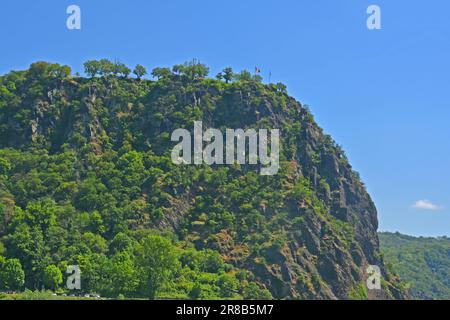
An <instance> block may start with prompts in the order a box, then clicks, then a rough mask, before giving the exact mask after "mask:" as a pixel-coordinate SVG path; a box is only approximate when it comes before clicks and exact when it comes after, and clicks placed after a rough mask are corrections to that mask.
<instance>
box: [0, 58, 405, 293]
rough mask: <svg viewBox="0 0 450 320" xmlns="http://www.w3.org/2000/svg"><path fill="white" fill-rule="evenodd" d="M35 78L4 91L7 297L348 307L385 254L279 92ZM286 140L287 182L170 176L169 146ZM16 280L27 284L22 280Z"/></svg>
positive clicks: (244, 171) (188, 171)
mask: <svg viewBox="0 0 450 320" xmlns="http://www.w3.org/2000/svg"><path fill="white" fill-rule="evenodd" d="M85 67H86V74H87V75H88V78H84V77H80V76H72V75H71V70H70V68H69V67H67V66H61V65H57V64H49V63H46V62H36V63H33V64H32V65H31V66H30V68H29V69H28V70H25V71H13V72H10V73H9V74H6V75H4V76H2V77H0V289H2V290H19V289H23V288H25V287H26V288H28V289H32V290H33V289H41V288H42V287H45V288H49V289H58V288H59V289H60V290H62V289H63V287H64V285H63V284H64V283H65V277H66V274H65V271H66V267H67V266H68V265H78V266H79V267H80V269H81V271H82V289H81V290H82V292H89V293H93V292H96V293H100V294H102V295H105V296H110V297H117V296H118V295H125V296H127V297H150V298H155V297H172V298H174V297H177V298H195V299H204V298H229V299H240V298H247V299H257V298H259V299H264V298H272V297H273V298H279V299H281V298H299V299H335V298H341V299H346V298H352V297H355V294H354V292H355V290H356V289H357V288H361V286H362V285H363V284H364V283H365V279H366V274H365V270H366V267H367V266H368V265H369V264H372V265H379V266H380V268H381V270H382V272H383V277H384V280H383V289H382V290H379V291H376V292H368V293H366V294H365V295H364V294H363V295H356V297H359V298H400V297H402V292H401V291H400V290H399V289H398V288H396V284H395V281H394V280H395V279H391V277H390V275H389V274H388V273H387V272H386V271H385V268H384V264H383V261H382V259H381V257H380V254H379V247H378V237H377V233H376V230H377V215H376V209H375V206H374V204H373V202H372V201H371V199H370V197H369V195H368V194H367V193H366V191H365V188H364V185H363V184H362V183H361V181H360V179H359V177H358V175H357V173H356V172H354V171H353V170H352V168H351V166H350V164H349V163H348V160H347V158H346V156H345V154H344V152H343V150H342V148H341V147H340V146H338V145H336V144H335V143H334V141H333V140H332V139H331V137H330V136H328V135H326V134H324V133H323V132H322V130H321V129H320V128H319V127H318V126H317V124H316V123H315V122H314V119H313V117H312V115H311V113H310V112H309V110H308V108H307V107H305V106H302V105H301V104H300V103H299V102H297V101H296V100H295V99H293V98H292V97H290V96H288V95H287V92H286V87H285V86H284V85H283V84H263V83H262V81H261V80H262V79H261V77H259V76H258V75H252V74H250V73H249V72H247V71H243V72H240V73H235V72H233V70H232V69H231V68H225V69H224V70H223V72H221V73H220V74H218V75H217V78H215V79H213V78H208V77H207V76H208V71H209V70H208V68H207V67H206V66H204V65H203V64H201V63H199V62H197V61H192V62H190V63H186V64H182V65H176V66H174V67H173V68H171V69H169V68H155V69H154V70H153V71H152V72H151V75H152V76H153V78H154V79H155V80H146V79H143V77H144V76H145V74H146V73H147V72H146V70H145V68H143V67H142V66H137V67H136V68H134V74H135V76H136V77H134V78H130V73H131V70H130V69H129V68H128V67H126V66H125V65H123V64H120V63H111V62H109V61H107V60H100V61H88V62H87V63H86V64H85ZM198 120H202V121H203V125H204V127H205V128H206V127H211V128H220V129H223V130H224V129H225V128H243V129H248V128H254V129H258V128H266V129H271V128H277V129H280V131H281V154H280V160H281V163H280V165H281V167H280V171H279V172H278V174H277V175H274V176H261V175H259V173H258V171H259V170H258V168H256V167H255V166H251V165H233V166H206V165H200V166H182V165H181V166H180V165H175V164H173V163H172V161H171V158H170V151H171V149H172V147H173V142H172V141H171V139H170V135H171V133H172V132H173V131H174V130H175V129H178V128H186V129H190V128H192V124H193V122H194V121H198ZM22 275H23V276H24V277H23V280H22Z"/></svg>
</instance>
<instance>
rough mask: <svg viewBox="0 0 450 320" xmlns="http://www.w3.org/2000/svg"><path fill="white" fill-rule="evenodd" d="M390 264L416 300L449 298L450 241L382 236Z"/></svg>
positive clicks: (383, 246) (392, 234)
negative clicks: (406, 283) (407, 285)
mask: <svg viewBox="0 0 450 320" xmlns="http://www.w3.org/2000/svg"><path fill="white" fill-rule="evenodd" d="M379 238H380V246H381V250H382V252H383V254H384V256H385V261H386V263H387V264H391V265H392V268H393V270H394V271H395V272H396V273H398V274H399V275H400V277H401V278H402V280H404V281H406V282H408V284H409V285H410V290H411V295H412V296H413V297H414V298H416V299H450V238H448V237H440V238H423V237H419V238H416V237H411V236H407V235H403V234H400V233H388V232H382V233H380V234H379Z"/></svg>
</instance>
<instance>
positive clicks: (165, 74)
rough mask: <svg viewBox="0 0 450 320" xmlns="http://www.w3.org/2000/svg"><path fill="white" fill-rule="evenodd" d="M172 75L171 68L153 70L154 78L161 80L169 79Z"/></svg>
mask: <svg viewBox="0 0 450 320" xmlns="http://www.w3.org/2000/svg"><path fill="white" fill-rule="evenodd" d="M171 74H172V71H170V69H169V68H154V69H153V70H152V77H154V78H157V79H158V80H159V79H163V78H169V77H170V75H171Z"/></svg>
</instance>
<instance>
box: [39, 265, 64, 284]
mask: <svg viewBox="0 0 450 320" xmlns="http://www.w3.org/2000/svg"><path fill="white" fill-rule="evenodd" d="M43 281H44V286H45V287H46V288H49V289H52V290H56V289H58V287H59V285H60V284H61V283H62V282H63V278H62V273H61V270H59V268H58V267H57V266H55V265H49V266H48V267H46V268H45V269H44V275H43Z"/></svg>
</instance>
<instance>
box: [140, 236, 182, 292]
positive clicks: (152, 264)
mask: <svg viewBox="0 0 450 320" xmlns="http://www.w3.org/2000/svg"><path fill="white" fill-rule="evenodd" d="M138 265H139V267H140V268H141V270H142V271H141V272H142V277H141V279H142V280H143V293H144V294H145V295H146V296H147V297H148V298H150V299H155V297H156V295H157V293H158V292H159V290H160V289H161V288H162V287H163V286H164V284H166V283H167V282H169V281H170V280H171V279H172V278H173V276H174V273H175V272H176V271H177V270H178V269H179V262H178V260H177V256H176V252H175V249H174V247H173V245H172V244H171V243H170V241H169V240H167V239H166V238H163V237H161V236H156V235H150V236H147V237H146V238H144V239H143V240H142V242H141V248H140V250H139V257H138Z"/></svg>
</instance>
